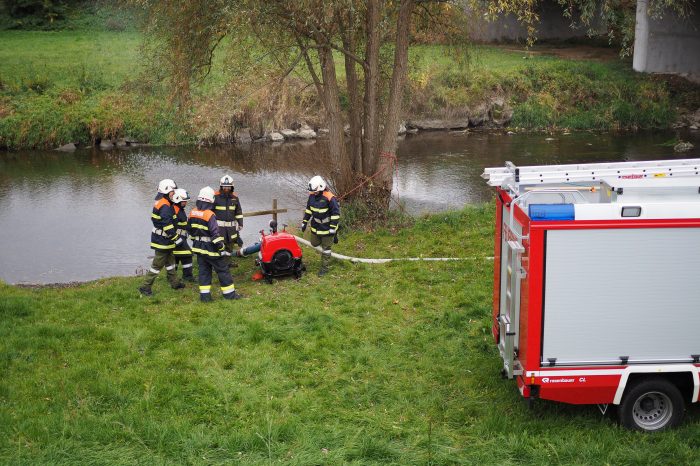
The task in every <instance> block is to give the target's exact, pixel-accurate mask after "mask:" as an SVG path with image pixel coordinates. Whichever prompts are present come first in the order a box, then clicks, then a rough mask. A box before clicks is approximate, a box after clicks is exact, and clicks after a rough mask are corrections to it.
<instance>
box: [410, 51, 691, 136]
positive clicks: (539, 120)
mask: <svg viewBox="0 0 700 466" xmlns="http://www.w3.org/2000/svg"><path fill="white" fill-rule="evenodd" d="M464 58H465V54H463V53H462V54H460V53H454V52H453V53H446V49H445V48H441V47H434V46H433V47H428V46H423V47H414V48H413V49H412V62H413V63H414V67H413V70H414V71H413V73H412V78H413V79H412V82H413V95H412V100H411V107H412V110H411V111H412V112H413V113H422V114H425V115H438V116H439V115H448V116H449V115H450V114H462V113H467V112H468V110H469V109H470V108H474V107H476V106H478V104H479V103H481V102H483V101H484V100H485V98H488V97H489V96H503V97H504V98H505V100H506V101H508V102H509V103H510V105H511V107H512V108H513V110H514V112H513V120H512V121H511V126H513V127H519V128H525V129H538V128H568V129H581V130H587V129H597V130H610V129H637V128H666V127H668V126H669V125H670V124H671V123H673V122H674V121H675V119H676V117H677V110H678V109H679V108H680V109H686V110H691V111H692V109H694V108H696V107H697V105H700V86H697V85H692V84H690V83H686V82H679V81H674V80H665V79H662V78H657V77H652V76H650V75H647V74H641V73H636V72H634V71H633V70H632V66H631V63H629V61H624V60H617V59H614V60H606V61H596V60H573V59H571V60H569V59H563V58H559V57H555V56H552V55H546V54H534V55H528V54H527V53H526V52H524V51H521V52H513V51H509V50H504V49H501V48H497V47H490V46H474V47H471V48H470V49H468V51H467V54H466V59H464Z"/></svg>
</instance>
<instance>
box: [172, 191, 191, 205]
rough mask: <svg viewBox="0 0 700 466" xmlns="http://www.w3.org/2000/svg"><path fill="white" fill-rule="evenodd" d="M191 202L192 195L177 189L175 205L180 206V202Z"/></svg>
mask: <svg viewBox="0 0 700 466" xmlns="http://www.w3.org/2000/svg"><path fill="white" fill-rule="evenodd" d="M189 200H190V193H188V192H187V191H185V190H184V189H180V188H178V189H176V190H175V194H173V202H174V203H175V204H178V203H180V202H184V201H189Z"/></svg>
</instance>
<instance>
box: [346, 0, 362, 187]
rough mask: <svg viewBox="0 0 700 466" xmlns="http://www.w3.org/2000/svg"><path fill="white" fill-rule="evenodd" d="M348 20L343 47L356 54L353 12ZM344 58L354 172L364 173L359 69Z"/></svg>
mask: <svg viewBox="0 0 700 466" xmlns="http://www.w3.org/2000/svg"><path fill="white" fill-rule="evenodd" d="M347 20H348V24H347V26H341V30H342V37H343V47H344V48H345V49H346V50H349V51H351V52H352V53H355V52H356V50H355V37H354V34H355V32H354V28H353V22H354V17H353V14H352V10H350V11H349V12H348V16H347ZM344 57H345V76H346V80H347V84H348V98H349V101H350V106H349V108H348V119H349V123H350V157H351V161H352V169H353V171H354V172H356V173H362V116H361V105H362V103H361V99H360V90H359V85H358V79H357V67H356V64H355V60H354V59H353V58H351V57H350V56H349V55H347V54H346V55H344Z"/></svg>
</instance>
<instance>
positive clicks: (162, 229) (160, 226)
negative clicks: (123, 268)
mask: <svg viewBox="0 0 700 466" xmlns="http://www.w3.org/2000/svg"><path fill="white" fill-rule="evenodd" d="M175 189H177V185H176V184H175V182H174V181H173V180H169V179H165V180H162V181H161V182H160V183H158V195H156V198H155V203H154V204H153V211H152V212H151V221H152V222H153V229H152V230H151V249H153V250H154V252H155V256H154V258H153V263H152V264H151V268H150V269H149V270H148V273H147V274H146V279H145V280H144V282H143V285H141V287H140V288H139V292H141V294H142V295H144V296H151V295H152V294H153V291H152V286H153V282H154V281H155V280H156V277H157V276H158V274H159V273H160V270H161V269H162V268H163V267H165V270H166V271H167V273H168V282H170V286H171V287H172V288H173V289H175V290H178V289H180V288H184V287H185V284H184V283H182V282H181V281H180V280H178V279H177V273H176V272H175V255H174V254H173V251H174V250H175V248H176V247H177V246H179V245H181V244H182V243H183V241H184V239H183V238H182V237H180V235H178V234H177V228H176V226H175V222H176V220H175V210H174V206H173V195H174V194H175Z"/></svg>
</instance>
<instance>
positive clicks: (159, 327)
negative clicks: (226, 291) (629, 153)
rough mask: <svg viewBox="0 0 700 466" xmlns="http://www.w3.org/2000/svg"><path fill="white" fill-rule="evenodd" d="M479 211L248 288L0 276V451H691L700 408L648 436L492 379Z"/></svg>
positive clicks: (341, 460)
mask: <svg viewBox="0 0 700 466" xmlns="http://www.w3.org/2000/svg"><path fill="white" fill-rule="evenodd" d="M492 222H493V216H492V207H491V206H481V207H473V208H467V209H465V210H463V211H460V212H452V213H444V214H440V215H436V216H432V217H425V218H420V219H417V220H416V222H415V223H414V224H413V225H412V226H411V227H410V228H406V229H403V230H400V231H397V232H390V231H386V230H377V231H376V232H374V233H370V234H362V235H361V234H359V233H349V234H348V235H346V236H345V237H343V239H342V241H341V244H340V245H338V247H337V250H338V251H339V252H344V253H346V254H352V255H362V256H367V257H381V256H394V257H400V256H407V255H417V254H421V253H422V254H424V255H426V256H429V255H440V256H446V255H453V254H454V255H459V256H465V257H474V259H471V260H466V261H462V262H446V263H394V264H387V265H373V266H371V265H359V264H357V265H353V264H349V263H339V262H335V263H334V264H333V269H332V273H331V274H330V275H329V276H327V277H325V278H324V279H319V278H317V277H316V276H315V275H314V273H313V272H314V271H315V270H317V268H318V258H317V257H316V255H315V254H312V253H310V252H309V251H308V250H307V251H306V252H307V254H306V256H305V260H306V262H307V264H308V267H309V269H310V273H309V274H307V275H305V276H304V277H303V278H302V280H301V281H294V280H281V281H278V282H276V283H275V284H274V285H272V286H271V285H268V284H266V283H263V282H251V281H250V280H249V278H248V277H249V276H250V274H251V272H252V271H253V270H254V264H253V262H252V260H244V261H243V262H242V263H241V265H240V267H239V268H237V269H234V274H235V279H236V282H237V287H238V289H239V291H241V292H242V293H244V294H245V295H246V296H247V297H246V298H245V299H244V300H242V301H237V302H227V301H223V300H222V299H220V297H219V296H218V294H215V297H216V301H215V302H214V303H213V304H210V305H201V304H200V303H199V302H198V298H197V292H196V291H195V289H194V288H193V287H188V288H187V289H186V290H184V291H179V292H176V291H173V290H171V289H169V288H168V287H167V285H166V284H165V279H164V278H163V277H160V278H159V279H158V280H157V281H156V286H155V288H154V290H155V296H154V297H153V298H139V297H138V294H137V292H136V287H137V286H138V284H139V282H140V279H139V278H113V279H105V280H99V281H96V282H92V283H88V284H84V285H79V286H77V287H72V288H41V289H24V288H16V287H12V286H6V285H2V286H0V373H2V378H0V462H2V463H5V464H27V463H28V464H47V463H51V464H55V463H79V464H125V463H142V464H166V463H194V464H212V463H241V464H272V463H275V464H380V463H382V464H385V463H386V464H401V465H405V464H516V463H517V464H544V463H547V464H549V463H563V464H572V463H573V464H602V463H606V464H689V463H693V462H696V461H697V454H698V448H700V442H699V441H698V438H700V436H699V435H698V434H700V422H699V421H700V417H699V416H698V414H699V413H698V411H697V409H695V410H694V411H693V412H692V413H691V414H690V415H689V416H688V418H687V419H686V422H685V424H684V425H683V426H682V427H680V428H679V429H677V430H675V431H672V432H666V433H660V434H655V435H642V434H637V433H632V432H628V431H625V430H623V429H622V428H620V427H618V426H617V425H616V424H615V423H614V422H612V421H611V420H610V419H605V418H601V416H600V414H599V413H598V411H597V410H596V409H595V408H594V407H591V406H587V407H577V406H567V405H562V404H556V403H548V402H540V403H538V404H537V405H536V407H535V409H534V410H532V411H531V410H528V409H527V407H526V405H525V403H524V402H523V401H522V400H521V398H520V395H519V394H518V391H517V388H516V386H515V384H514V383H513V382H512V381H504V380H501V378H500V377H499V375H498V372H499V369H500V362H499V361H500V359H499V356H498V354H497V351H496V348H495V346H494V344H493V342H492V340H491V336H490V323H489V322H490V312H491V285H492V283H491V282H492V280H491V273H492V262H490V261H488V260H484V259H481V258H482V257H484V256H490V255H491V254H492V252H491V251H492V246H491V241H492Z"/></svg>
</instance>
